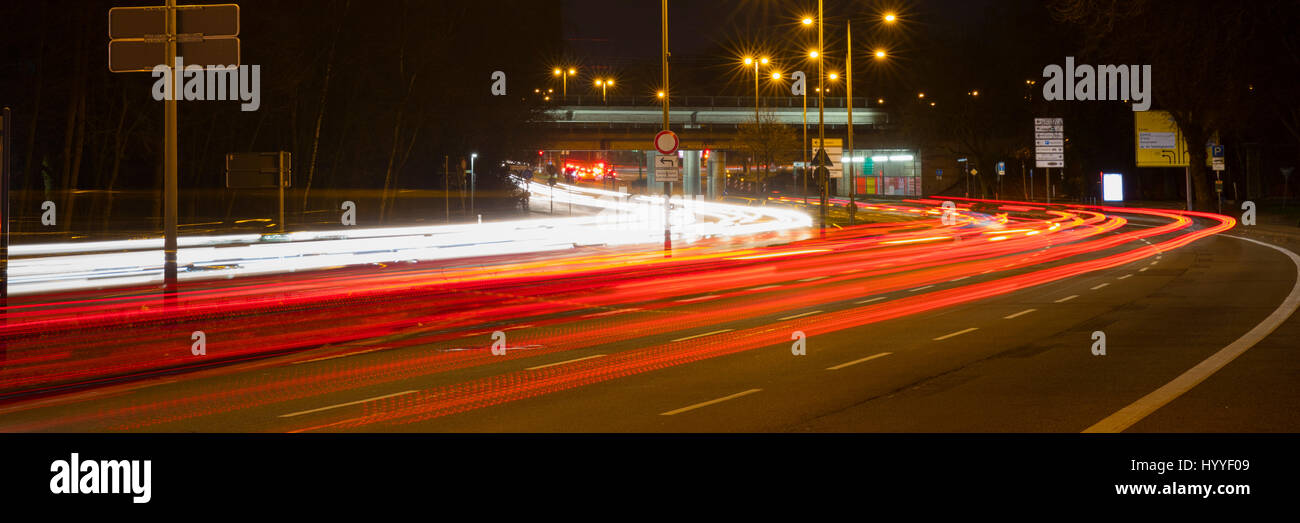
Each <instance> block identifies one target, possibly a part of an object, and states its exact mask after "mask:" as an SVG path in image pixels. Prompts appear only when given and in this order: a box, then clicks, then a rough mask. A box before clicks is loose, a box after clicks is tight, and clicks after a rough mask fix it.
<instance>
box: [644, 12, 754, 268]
mask: <svg viewBox="0 0 1300 523" xmlns="http://www.w3.org/2000/svg"><path fill="white" fill-rule="evenodd" d="M660 22H661V24H660V29H661V31H662V34H661V35H660V43H661V44H662V47H663V53H662V55H663V75H664V130H665V131H667V130H669V129H668V125H669V122H668V100H669V99H670V98H671V97H672V90H671V89H669V88H668V0H660ZM756 114H757V113H756ZM672 197H673V184H672V182H664V257H665V258H669V257H672V255H673V237H672V233H671V230H670V221H669V218H670V217H671V216H672V215H671V212H670V210H669V203H670V202H671V200H672Z"/></svg>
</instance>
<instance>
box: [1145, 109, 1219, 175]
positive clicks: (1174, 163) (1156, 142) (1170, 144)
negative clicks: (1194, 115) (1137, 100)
mask: <svg viewBox="0 0 1300 523" xmlns="http://www.w3.org/2000/svg"><path fill="white" fill-rule="evenodd" d="M1218 138H1219V134H1218V133H1215V134H1214V139H1213V140H1211V142H1212V143H1219V139H1218ZM1133 147H1134V150H1135V151H1136V153H1137V154H1136V157H1137V166H1138V167H1187V162H1188V157H1187V140H1185V139H1183V132H1182V131H1181V130H1180V129H1178V124H1176V123H1174V117H1173V116H1172V115H1170V114H1169V113H1168V112H1167V111H1135V112H1134V113H1133ZM1205 165H1207V166H1208V165H1210V147H1209V145H1208V144H1207V145H1206V147H1205Z"/></svg>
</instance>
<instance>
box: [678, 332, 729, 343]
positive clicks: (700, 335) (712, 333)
mask: <svg viewBox="0 0 1300 523" xmlns="http://www.w3.org/2000/svg"><path fill="white" fill-rule="evenodd" d="M734 330H736V329H722V330H720V331H713V332H706V333H704V334H696V335H694V336H687V337H685V338H677V339H675V340H673V341H671V342H669V343H676V342H679V341H686V340H693V339H695V338H703V337H705V336H712V335H714V334H722V333H724V332H731V331H734Z"/></svg>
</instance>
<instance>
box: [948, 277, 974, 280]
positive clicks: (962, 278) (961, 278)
mask: <svg viewBox="0 0 1300 523" xmlns="http://www.w3.org/2000/svg"><path fill="white" fill-rule="evenodd" d="M969 277H970V276H962V277H960V278H953V279H951V280H948V281H962V280H964V279H966V278H969Z"/></svg>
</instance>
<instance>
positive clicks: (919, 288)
mask: <svg viewBox="0 0 1300 523" xmlns="http://www.w3.org/2000/svg"><path fill="white" fill-rule="evenodd" d="M930 287H934V286H933V285H926V286H925V287H917V288H915V289H909V290H908V291H907V292H916V291H923V290H926V289H929V288H930Z"/></svg>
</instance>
